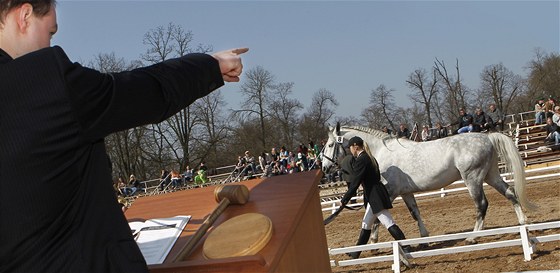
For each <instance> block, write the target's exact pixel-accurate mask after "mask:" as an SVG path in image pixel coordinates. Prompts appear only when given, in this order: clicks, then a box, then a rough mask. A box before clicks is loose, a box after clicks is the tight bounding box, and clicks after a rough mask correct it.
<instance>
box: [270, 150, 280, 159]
mask: <svg viewBox="0 0 560 273" xmlns="http://www.w3.org/2000/svg"><path fill="white" fill-rule="evenodd" d="M270 157H271V158H272V160H271V161H272V162H276V161H278V159H279V156H278V152H276V148H274V147H272V149H271V150H270Z"/></svg>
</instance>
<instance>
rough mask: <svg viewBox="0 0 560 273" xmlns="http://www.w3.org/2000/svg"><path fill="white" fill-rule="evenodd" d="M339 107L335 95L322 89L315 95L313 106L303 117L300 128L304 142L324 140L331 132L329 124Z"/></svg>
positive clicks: (312, 101)
mask: <svg viewBox="0 0 560 273" xmlns="http://www.w3.org/2000/svg"><path fill="white" fill-rule="evenodd" d="M336 106H338V101H337V100H336V98H335V96H334V94H333V93H332V92H331V91H329V90H327V89H325V88H321V89H319V90H318V91H317V92H315V93H314V94H313V97H312V99H311V105H310V106H309V108H308V109H307V112H306V113H305V114H304V115H303V118H302V123H301V124H300V126H299V132H300V134H301V138H302V139H301V140H302V142H304V141H308V140H314V141H316V140H319V139H322V138H324V137H325V136H326V135H327V133H328V130H329V127H328V122H329V121H330V120H331V119H332V118H333V117H334V114H335V112H334V110H335V109H334V108H336Z"/></svg>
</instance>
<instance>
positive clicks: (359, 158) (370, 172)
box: [341, 136, 408, 259]
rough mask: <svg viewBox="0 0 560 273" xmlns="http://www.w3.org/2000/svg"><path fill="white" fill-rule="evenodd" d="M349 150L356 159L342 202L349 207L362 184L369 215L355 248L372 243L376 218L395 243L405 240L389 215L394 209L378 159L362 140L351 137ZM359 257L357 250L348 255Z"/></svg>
mask: <svg viewBox="0 0 560 273" xmlns="http://www.w3.org/2000/svg"><path fill="white" fill-rule="evenodd" d="M348 148H350V152H351V153H352V155H353V156H354V158H353V159H352V161H351V168H348V169H350V170H349V171H350V175H348V176H347V177H348V180H349V181H350V184H349V186H348V191H347V192H346V193H345V194H344V197H342V200H341V202H342V204H348V202H349V201H350V199H351V198H352V196H354V195H356V191H357V190H358V187H359V186H360V184H361V185H363V188H364V204H365V206H366V213H365V215H364V218H363V220H362V230H361V232H360V237H359V238H358V242H357V243H356V245H364V244H366V243H367V242H368V241H369V238H370V235H371V228H372V227H373V223H374V221H375V219H376V218H377V219H379V221H380V222H381V224H383V226H385V228H387V230H388V231H389V233H391V236H393V238H395V240H404V239H406V238H405V237H404V234H403V232H402V231H401V229H400V228H399V226H397V225H396V224H395V222H394V221H393V217H392V216H391V213H390V212H389V209H390V208H393V206H392V204H391V199H390V198H389V193H388V192H387V189H386V188H385V186H384V185H383V183H381V174H380V173H379V165H378V164H377V160H375V158H374V157H373V156H372V155H370V154H369V149H368V147H367V145H366V147H365V148H366V149H364V141H363V140H362V139H361V138H360V137H357V136H355V137H352V138H351V139H350V140H349V141H348ZM404 250H405V251H407V250H408V247H404ZM360 254H361V251H356V252H351V253H348V254H347V255H348V256H350V257H352V258H353V259H357V258H358V257H360Z"/></svg>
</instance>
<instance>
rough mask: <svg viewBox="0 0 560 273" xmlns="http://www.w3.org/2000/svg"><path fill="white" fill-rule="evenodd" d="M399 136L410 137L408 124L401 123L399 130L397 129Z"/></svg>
mask: <svg viewBox="0 0 560 273" xmlns="http://www.w3.org/2000/svg"><path fill="white" fill-rule="evenodd" d="M397 137H398V138H410V131H409V130H408V128H407V127H406V124H404V123H401V125H400V126H399V130H398V131H397Z"/></svg>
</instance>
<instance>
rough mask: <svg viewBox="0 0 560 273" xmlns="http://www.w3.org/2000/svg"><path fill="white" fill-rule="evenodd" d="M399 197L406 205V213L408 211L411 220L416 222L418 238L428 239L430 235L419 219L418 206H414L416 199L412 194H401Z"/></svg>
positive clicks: (420, 218)
mask: <svg viewBox="0 0 560 273" xmlns="http://www.w3.org/2000/svg"><path fill="white" fill-rule="evenodd" d="M401 197H402V199H403V201H404V203H405V204H406V207H407V208H408V211H410V214H411V215H412V218H413V219H414V220H415V221H416V222H418V229H419V230H420V236H422V237H428V236H429V235H430V234H429V233H428V230H427V229H426V226H424V221H422V217H420V210H419V209H418V205H417V204H416V198H414V194H412V193H410V194H403V195H401Z"/></svg>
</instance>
